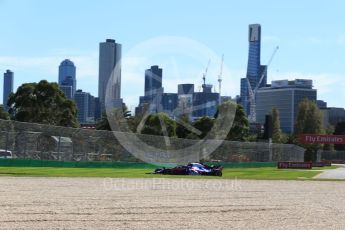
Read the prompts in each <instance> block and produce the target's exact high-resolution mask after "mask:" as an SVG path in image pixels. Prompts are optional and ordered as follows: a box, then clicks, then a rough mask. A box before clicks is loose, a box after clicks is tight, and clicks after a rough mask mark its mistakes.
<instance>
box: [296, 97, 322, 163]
mask: <svg viewBox="0 0 345 230" xmlns="http://www.w3.org/2000/svg"><path fill="white" fill-rule="evenodd" d="M321 133H323V130H322V114H321V112H320V110H319V108H318V107H317V105H316V103H315V102H313V101H310V100H308V99H304V100H303V101H301V102H300V104H299V106H298V113H297V119H296V124H295V135H298V134H321ZM300 145H302V146H303V147H305V148H306V153H305V160H316V152H317V150H318V149H320V148H321V147H322V146H321V145H318V144H315V145H303V144H301V143H300Z"/></svg>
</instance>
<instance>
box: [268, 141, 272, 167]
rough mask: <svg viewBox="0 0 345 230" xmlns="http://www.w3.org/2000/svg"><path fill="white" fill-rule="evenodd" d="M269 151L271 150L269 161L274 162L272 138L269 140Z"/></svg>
mask: <svg viewBox="0 0 345 230" xmlns="http://www.w3.org/2000/svg"><path fill="white" fill-rule="evenodd" d="M268 151H269V155H268V161H269V162H272V158H273V151H272V138H270V139H269V140H268Z"/></svg>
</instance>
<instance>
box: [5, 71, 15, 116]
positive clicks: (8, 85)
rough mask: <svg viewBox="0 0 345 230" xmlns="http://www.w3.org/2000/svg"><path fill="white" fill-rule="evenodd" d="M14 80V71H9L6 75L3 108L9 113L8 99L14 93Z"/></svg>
mask: <svg viewBox="0 0 345 230" xmlns="http://www.w3.org/2000/svg"><path fill="white" fill-rule="evenodd" d="M13 78H14V74H13V72H12V71H10V70H7V71H6V72H5V73H4V92H3V106H4V110H5V111H8V106H7V102H8V97H9V96H10V94H11V93H13Z"/></svg>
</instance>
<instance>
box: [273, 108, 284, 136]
mask: <svg viewBox="0 0 345 230" xmlns="http://www.w3.org/2000/svg"><path fill="white" fill-rule="evenodd" d="M272 123H273V132H272V141H273V142H274V143H282V142H283V133H282V131H281V129H280V116H279V110H278V109H277V108H276V107H273V108H272Z"/></svg>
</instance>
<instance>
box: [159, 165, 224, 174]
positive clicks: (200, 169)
mask: <svg viewBox="0 0 345 230" xmlns="http://www.w3.org/2000/svg"><path fill="white" fill-rule="evenodd" d="M222 170H223V167H222V166H220V165H216V166H213V165H212V166H208V165H204V164H201V163H189V164H187V165H180V166H176V167H174V168H161V169H156V170H155V171H154V174H169V175H204V176H222V175H223V173H222Z"/></svg>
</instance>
